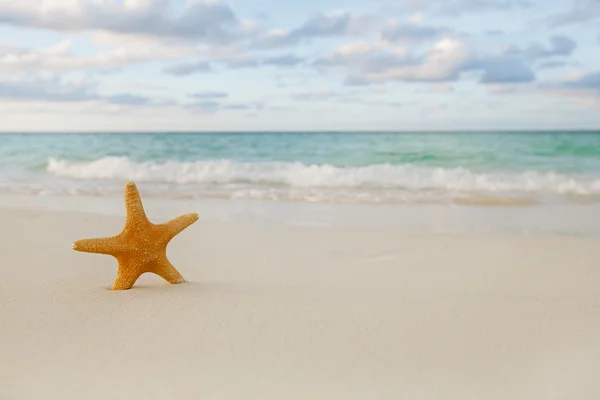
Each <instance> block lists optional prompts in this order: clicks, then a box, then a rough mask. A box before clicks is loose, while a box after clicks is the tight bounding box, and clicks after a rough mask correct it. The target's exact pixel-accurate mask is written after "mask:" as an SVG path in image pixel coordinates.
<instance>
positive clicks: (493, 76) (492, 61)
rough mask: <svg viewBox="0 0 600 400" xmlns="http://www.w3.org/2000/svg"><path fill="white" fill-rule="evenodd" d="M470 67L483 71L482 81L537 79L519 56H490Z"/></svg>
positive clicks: (506, 81)
mask: <svg viewBox="0 0 600 400" xmlns="http://www.w3.org/2000/svg"><path fill="white" fill-rule="evenodd" d="M468 69H473V70H481V71H483V76H482V77H481V79H480V81H479V82H480V83H525V82H532V81H534V80H535V74H534V72H533V71H532V70H531V68H530V67H528V66H527V65H525V64H524V63H523V61H522V60H520V59H519V58H517V57H506V56H500V57H490V58H486V59H484V60H482V61H479V62H475V63H473V64H472V65H470V67H469V68H468Z"/></svg>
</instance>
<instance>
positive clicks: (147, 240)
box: [73, 182, 198, 290]
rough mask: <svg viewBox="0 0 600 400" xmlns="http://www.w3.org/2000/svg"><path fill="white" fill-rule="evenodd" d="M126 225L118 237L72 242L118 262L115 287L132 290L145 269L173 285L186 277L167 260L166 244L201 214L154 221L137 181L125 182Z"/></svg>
mask: <svg viewBox="0 0 600 400" xmlns="http://www.w3.org/2000/svg"><path fill="white" fill-rule="evenodd" d="M125 210H126V218H125V227H124V228H123V231H121V233H119V234H118V235H117V236H113V237H106V238H98V239H83V240H78V241H76V242H75V243H73V250H76V251H82V252H86V253H96V254H107V255H111V256H113V257H115V258H116V259H117V261H118V263H119V269H118V272H117V278H116V280H115V282H114V285H113V286H112V290H127V289H130V288H131V287H132V286H133V285H134V284H135V282H136V281H137V279H138V278H139V277H140V275H142V274H143V273H146V272H152V273H154V274H156V275H158V276H160V277H161V278H163V279H164V280H166V281H167V282H169V283H171V284H177V283H183V282H185V279H184V278H183V276H181V274H180V273H179V271H177V270H176V269H175V267H174V266H173V265H172V264H171V263H170V262H169V260H168V259H167V245H168V244H169V242H170V241H171V239H173V238H174V237H175V236H176V235H177V234H179V233H180V232H181V231H183V230H184V229H185V228H187V227H188V226H190V225H191V224H193V223H194V222H196V221H197V220H198V214H196V213H192V214H186V215H182V216H180V217H177V218H175V219H172V220H170V221H168V222H165V223H163V224H153V223H152V222H150V221H149V220H148V218H147V217H146V213H145V211H144V206H143V205H142V200H141V198H140V193H139V192H138V189H137V187H136V186H135V183H133V182H128V183H127V184H126V185H125Z"/></svg>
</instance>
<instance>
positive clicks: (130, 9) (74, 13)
mask: <svg viewBox="0 0 600 400" xmlns="http://www.w3.org/2000/svg"><path fill="white" fill-rule="evenodd" d="M172 3H173V2H172V1H170V0H150V1H144V2H135V1H125V2H115V1H107V0H100V1H98V0H96V1H92V0H70V1H68V2H48V1H44V0H29V1H27V2H12V1H3V2H2V3H0V23H4V24H8V25H17V26H27V27H35V28H45V29H51V30H55V31H70V32H82V31H108V32H114V33H119V34H135V35H147V36H159V37H172V38H188V39H195V40H202V41H206V42H209V43H226V42H229V41H230V40H231V39H232V37H233V36H235V32H234V31H235V29H236V28H237V27H238V23H239V22H238V20H237V17H236V16H235V14H234V12H233V11H232V9H231V8H230V7H229V5H227V4H226V3H225V2H221V1H196V2H192V3H188V5H187V6H186V7H185V9H184V10H183V12H182V13H180V14H178V15H177V14H175V13H174V12H173V9H174V4H172Z"/></svg>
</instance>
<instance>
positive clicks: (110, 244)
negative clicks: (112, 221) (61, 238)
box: [73, 236, 125, 256]
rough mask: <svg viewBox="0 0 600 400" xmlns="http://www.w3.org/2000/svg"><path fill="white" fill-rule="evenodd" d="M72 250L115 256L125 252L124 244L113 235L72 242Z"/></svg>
mask: <svg viewBox="0 0 600 400" xmlns="http://www.w3.org/2000/svg"><path fill="white" fill-rule="evenodd" d="M73 250H75V251H81V252H84V253H96V254H108V255H111V256H116V255H118V254H122V253H124V252H125V246H124V245H123V243H121V241H120V240H119V239H118V238H117V237H115V236H113V237H106V238H96V239H82V240H78V241H76V242H74V243H73Z"/></svg>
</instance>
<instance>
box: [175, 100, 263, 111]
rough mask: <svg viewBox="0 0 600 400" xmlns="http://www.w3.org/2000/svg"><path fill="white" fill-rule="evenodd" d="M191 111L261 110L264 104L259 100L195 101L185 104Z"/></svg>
mask: <svg viewBox="0 0 600 400" xmlns="http://www.w3.org/2000/svg"><path fill="white" fill-rule="evenodd" d="M185 107H186V108H187V109H189V110H191V111H198V112H201V113H206V114H215V113H217V112H219V111H248V110H255V111H259V110H263V109H265V108H266V106H265V105H264V104H263V103H262V102H259V101H251V102H248V103H225V104H223V103H221V102H219V101H216V100H205V101H196V102H193V103H190V104H187V105H186V106H185Z"/></svg>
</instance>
